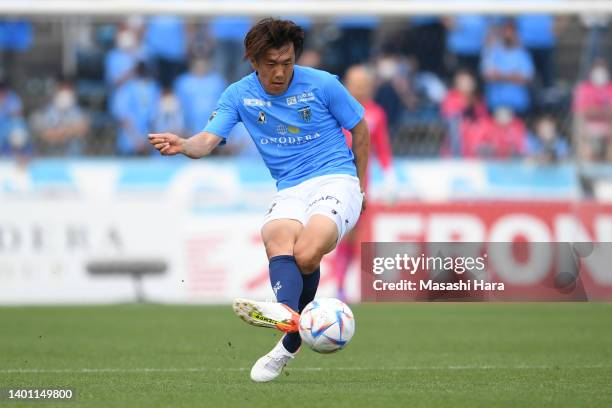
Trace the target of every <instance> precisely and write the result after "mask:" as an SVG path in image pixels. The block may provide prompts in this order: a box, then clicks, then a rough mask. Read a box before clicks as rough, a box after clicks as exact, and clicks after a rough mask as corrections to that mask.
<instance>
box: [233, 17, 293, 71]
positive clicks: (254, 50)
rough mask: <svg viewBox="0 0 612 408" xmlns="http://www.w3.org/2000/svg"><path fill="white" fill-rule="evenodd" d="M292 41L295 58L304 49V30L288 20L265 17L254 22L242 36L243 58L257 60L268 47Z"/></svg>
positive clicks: (282, 45)
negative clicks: (244, 35) (243, 36)
mask: <svg viewBox="0 0 612 408" xmlns="http://www.w3.org/2000/svg"><path fill="white" fill-rule="evenodd" d="M289 43H293V49H294V50H295V58H296V59H297V58H299V56H300V55H301V54H302V50H303V49H304V30H302V27H300V26H299V25H297V24H295V23H294V22H293V21H290V20H280V19H275V18H265V19H263V20H261V21H259V22H258V23H257V24H255V25H254V26H253V27H251V29H250V30H249V32H248V33H247V35H246V37H245V38H244V49H245V52H244V59H246V60H250V59H253V60H255V61H257V60H259V58H261V57H262V56H263V55H264V54H265V53H266V52H267V51H268V50H269V49H271V48H282V47H284V46H285V45H287V44H289Z"/></svg>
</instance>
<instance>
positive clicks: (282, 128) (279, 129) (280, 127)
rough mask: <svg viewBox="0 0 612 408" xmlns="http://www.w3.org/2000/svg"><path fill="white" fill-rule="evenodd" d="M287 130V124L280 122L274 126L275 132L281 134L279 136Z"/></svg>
mask: <svg viewBox="0 0 612 408" xmlns="http://www.w3.org/2000/svg"><path fill="white" fill-rule="evenodd" d="M287 130H288V129H287V126H285V125H282V124H281V125H278V126H277V127H276V133H278V134H279V135H281V136H283V135H286V134H287Z"/></svg>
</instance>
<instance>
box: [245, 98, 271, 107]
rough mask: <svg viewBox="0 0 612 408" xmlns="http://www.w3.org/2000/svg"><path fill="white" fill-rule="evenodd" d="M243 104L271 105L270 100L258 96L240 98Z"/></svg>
mask: <svg viewBox="0 0 612 408" xmlns="http://www.w3.org/2000/svg"><path fill="white" fill-rule="evenodd" d="M242 103H243V104H244V106H272V102H270V101H264V100H262V99H258V98H242Z"/></svg>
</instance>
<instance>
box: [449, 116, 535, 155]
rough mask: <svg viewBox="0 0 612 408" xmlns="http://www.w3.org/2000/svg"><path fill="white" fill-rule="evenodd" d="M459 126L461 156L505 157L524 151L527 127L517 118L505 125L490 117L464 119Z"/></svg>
mask: <svg viewBox="0 0 612 408" xmlns="http://www.w3.org/2000/svg"><path fill="white" fill-rule="evenodd" d="M461 127H462V129H461V134H462V135H463V140H462V150H463V157H472V158H473V157H489V158H496V159H505V158H511V157H515V156H522V155H524V154H525V152H526V149H527V129H526V127H525V124H524V123H523V121H522V120H521V119H519V118H514V119H513V120H512V122H510V123H509V124H507V125H501V124H499V123H498V122H496V121H495V120H494V119H492V118H486V119H481V120H478V121H464V122H463V123H462V125H461Z"/></svg>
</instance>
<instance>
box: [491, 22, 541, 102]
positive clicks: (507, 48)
mask: <svg viewBox="0 0 612 408" xmlns="http://www.w3.org/2000/svg"><path fill="white" fill-rule="evenodd" d="M481 69H482V75H483V77H484V81H485V94H486V99H487V105H488V107H489V109H490V110H491V111H494V110H497V108H499V107H502V106H506V107H509V108H511V109H512V110H513V111H515V112H517V113H519V114H525V113H526V112H527V110H528V109H529V107H530V103H531V101H530V98H529V84H530V83H531V80H532V78H533V63H532V60H531V57H530V56H529V53H528V52H527V51H526V50H525V49H524V48H523V47H522V46H521V45H520V43H519V41H518V37H517V34H516V27H515V25H514V22H513V21H512V20H507V21H506V22H504V23H503V25H502V27H501V38H499V39H494V40H493V41H492V43H491V44H490V45H489V47H488V48H486V49H485V51H484V54H483V59H482V66H481Z"/></svg>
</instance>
